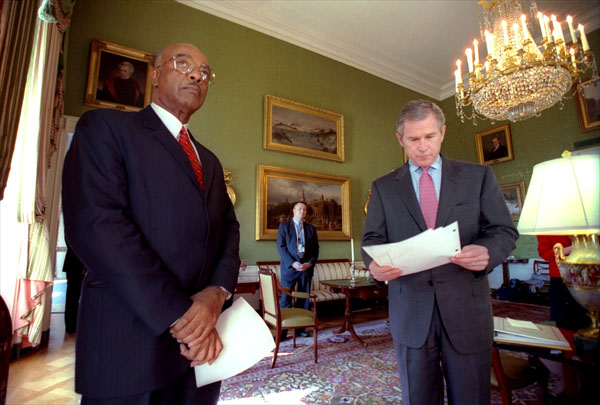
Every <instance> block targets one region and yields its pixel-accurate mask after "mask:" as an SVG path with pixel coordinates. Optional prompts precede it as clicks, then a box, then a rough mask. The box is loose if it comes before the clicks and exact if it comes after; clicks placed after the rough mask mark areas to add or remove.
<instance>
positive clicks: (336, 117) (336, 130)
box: [264, 95, 345, 162]
mask: <svg viewBox="0 0 600 405" xmlns="http://www.w3.org/2000/svg"><path fill="white" fill-rule="evenodd" d="M264 147H265V149H270V150H277V151H281V152H288V153H295V154H298V155H304V156H310V157H317V158H322V159H328V160H335V161H338V162H343V161H344V160H345V157H344V117H343V116H342V115H341V114H336V113H333V112H331V111H327V110H324V109H321V108H316V107H311V106H308V105H305V104H301V103H298V102H295V101H291V100H285V99H282V98H279V97H274V96H269V95H267V96H266V97H265V133H264Z"/></svg>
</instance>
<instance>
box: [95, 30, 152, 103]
mask: <svg viewBox="0 0 600 405" xmlns="http://www.w3.org/2000/svg"><path fill="white" fill-rule="evenodd" d="M153 63H154V55H152V54H150V53H148V52H144V51H138V50H136V49H132V48H127V47H125V46H123V45H117V44H113V43H111V42H106V41H101V40H98V39H93V40H92V47H91V51H90V66H89V71H88V80H87V87H86V91H85V105H88V106H90V107H104V108H116V109H120V110H127V111H139V110H141V109H142V108H143V107H144V106H146V105H148V104H150V101H151V100H152V81H151V79H150V77H151V75H152V64H153Z"/></svg>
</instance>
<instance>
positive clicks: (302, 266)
mask: <svg viewBox="0 0 600 405" xmlns="http://www.w3.org/2000/svg"><path fill="white" fill-rule="evenodd" d="M310 266H312V264H310V263H308V262H307V263H300V262H294V263H293V264H292V267H293V268H294V269H295V270H296V271H306V270H307V269H308V268H309V267H310Z"/></svg>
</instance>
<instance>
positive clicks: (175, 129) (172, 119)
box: [150, 102, 188, 139]
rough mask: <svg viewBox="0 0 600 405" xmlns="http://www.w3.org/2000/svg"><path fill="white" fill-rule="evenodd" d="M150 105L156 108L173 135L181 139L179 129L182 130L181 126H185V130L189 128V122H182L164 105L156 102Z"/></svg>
mask: <svg viewBox="0 0 600 405" xmlns="http://www.w3.org/2000/svg"><path fill="white" fill-rule="evenodd" d="M150 107H152V109H153V110H154V112H155V113H156V115H158V118H160V120H161V121H162V123H163V124H165V127H167V129H168V130H169V132H170V133H171V135H173V136H174V137H175V139H179V131H181V126H182V125H183V126H184V127H185V130H186V131H187V129H188V124H182V123H181V121H179V119H178V118H177V117H176V116H174V115H173V114H171V113H170V112H169V111H167V110H165V109H164V108H163V107H161V106H159V105H158V104H156V103H154V102H153V103H150Z"/></svg>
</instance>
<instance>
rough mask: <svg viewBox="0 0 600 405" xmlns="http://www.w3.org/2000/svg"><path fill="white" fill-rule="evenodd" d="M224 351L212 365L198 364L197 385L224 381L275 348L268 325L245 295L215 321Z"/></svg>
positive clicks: (196, 369)
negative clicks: (245, 298)
mask: <svg viewBox="0 0 600 405" xmlns="http://www.w3.org/2000/svg"><path fill="white" fill-rule="evenodd" d="M216 329H217V332H219V337H220V338H221V342H222V343H223V351H222V352H221V354H220V355H219V357H218V358H217V360H215V362H214V363H213V364H211V365H208V363H204V364H203V365H201V366H195V367H194V371H195V373H196V386H197V387H202V386H203V385H207V384H211V383H213V382H216V381H221V380H224V379H226V378H229V377H233V376H234V375H236V374H238V373H241V372H242V371H244V370H246V369H248V368H250V367H252V366H253V365H254V364H256V363H258V362H259V361H260V360H261V359H262V358H263V357H265V356H267V355H268V354H269V353H270V352H271V351H272V350H273V349H274V348H275V342H274V341H273V336H272V335H271V331H270V330H269V327H268V326H267V324H266V323H265V321H264V320H263V319H262V318H261V317H260V315H258V314H257V313H256V310H255V309H254V308H252V307H251V306H250V304H248V303H247V302H246V300H244V299H243V298H238V299H236V300H235V301H234V302H233V305H232V306H231V307H230V308H228V309H227V310H225V311H224V312H223V313H222V314H221V316H219V319H218V320H217V325H216Z"/></svg>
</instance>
